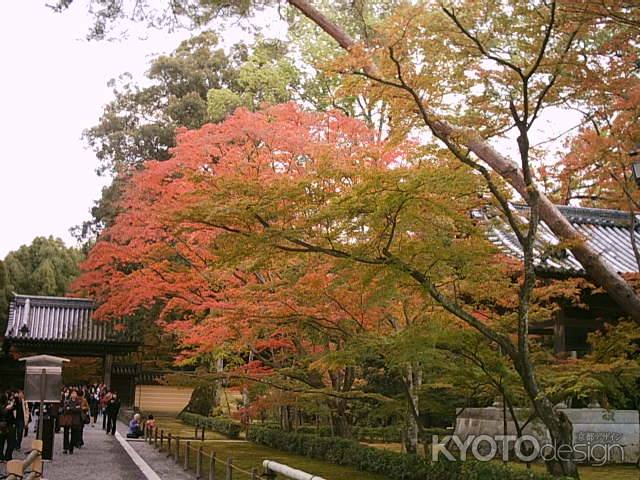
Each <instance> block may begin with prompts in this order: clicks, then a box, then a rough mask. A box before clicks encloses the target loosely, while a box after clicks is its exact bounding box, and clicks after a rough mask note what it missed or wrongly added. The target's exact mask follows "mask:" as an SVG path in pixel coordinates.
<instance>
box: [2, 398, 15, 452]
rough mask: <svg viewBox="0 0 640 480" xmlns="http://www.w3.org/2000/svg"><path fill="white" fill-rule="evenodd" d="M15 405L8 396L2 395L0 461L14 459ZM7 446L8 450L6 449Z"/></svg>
mask: <svg viewBox="0 0 640 480" xmlns="http://www.w3.org/2000/svg"><path fill="white" fill-rule="evenodd" d="M14 410H15V405H14V404H13V402H12V401H11V400H10V399H9V397H8V396H7V395H6V394H4V393H3V394H1V395H0V461H7V462H8V461H9V460H11V458H12V457H13V444H14V437H15V430H14V428H15V419H16V417H15V413H14ZM5 445H6V449H5Z"/></svg>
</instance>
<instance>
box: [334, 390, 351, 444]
mask: <svg viewBox="0 0 640 480" xmlns="http://www.w3.org/2000/svg"><path fill="white" fill-rule="evenodd" d="M330 407H331V429H332V430H333V433H334V435H335V436H337V437H343V438H351V434H352V432H351V423H350V422H349V419H348V418H347V413H346V402H345V401H344V400H342V399H338V400H335V401H331V402H330Z"/></svg>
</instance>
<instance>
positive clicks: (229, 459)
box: [226, 457, 233, 480]
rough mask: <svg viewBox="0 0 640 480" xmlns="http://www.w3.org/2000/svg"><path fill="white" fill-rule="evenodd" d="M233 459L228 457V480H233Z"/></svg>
mask: <svg viewBox="0 0 640 480" xmlns="http://www.w3.org/2000/svg"><path fill="white" fill-rule="evenodd" d="M232 465H233V458H231V457H227V478H226V480H233V468H232Z"/></svg>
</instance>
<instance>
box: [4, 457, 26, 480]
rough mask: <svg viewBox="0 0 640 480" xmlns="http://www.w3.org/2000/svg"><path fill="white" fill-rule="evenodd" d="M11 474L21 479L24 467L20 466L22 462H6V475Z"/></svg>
mask: <svg viewBox="0 0 640 480" xmlns="http://www.w3.org/2000/svg"><path fill="white" fill-rule="evenodd" d="M11 474H13V475H15V476H16V477H18V478H22V477H23V475H24V467H23V466H22V460H9V461H8V462H7V475H11Z"/></svg>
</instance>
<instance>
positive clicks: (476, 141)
mask: <svg viewBox="0 0 640 480" xmlns="http://www.w3.org/2000/svg"><path fill="white" fill-rule="evenodd" d="M288 2H289V3H290V4H291V5H292V6H294V7H295V8H297V9H298V10H299V11H300V12H301V13H302V14H303V15H305V16H306V17H307V18H309V19H310V20H311V21H313V22H314V23H315V24H316V25H318V26H319V27H320V28H321V29H322V30H324V31H325V32H326V33H327V34H329V35H330V36H331V37H332V38H333V39H334V40H335V41H336V42H338V44H339V45H340V46H341V47H342V48H344V49H345V50H347V51H348V50H350V49H351V48H353V47H354V46H355V45H356V42H355V41H354V40H353V39H352V38H351V37H350V36H349V34H348V33H347V32H345V31H344V29H342V28H341V27H340V26H339V25H336V24H335V23H333V22H332V21H331V20H329V19H328V18H327V17H325V16H324V15H323V14H322V13H321V12H320V11H318V10H317V9H316V8H314V7H313V6H312V5H311V4H310V3H309V2H308V1H307V0H288ZM365 70H367V71H368V73H370V74H371V75H372V76H374V77H377V76H378V75H379V72H378V70H377V67H376V66H375V65H374V64H373V63H371V64H370V65H368V66H366V67H365ZM415 100H416V102H417V103H418V106H419V108H420V110H421V115H422V117H423V120H424V122H425V124H426V126H427V127H429V128H430V129H431V131H432V132H433V134H434V135H435V136H436V137H438V138H439V139H440V140H443V141H444V142H445V143H447V144H453V145H455V144H457V143H461V144H463V145H464V146H465V147H467V148H468V149H469V150H471V151H472V152H473V153H474V154H475V155H476V156H477V157H478V158H480V159H481V160H483V161H484V162H485V163H486V164H487V165H489V167H491V168H492V169H493V170H494V171H495V172H497V173H498V174H499V175H500V176H501V177H502V178H504V179H505V180H506V181H507V182H508V183H509V184H510V185H511V186H512V187H513V188H514V189H515V190H516V191H517V192H518V193H519V194H520V195H521V196H522V198H528V197H529V195H528V193H527V191H526V185H525V180H524V176H523V173H522V170H521V169H520V168H519V167H518V166H517V165H516V164H515V163H514V162H513V161H512V160H510V159H509V158H507V157H505V156H504V155H502V154H500V153H499V152H498V151H497V150H495V149H494V148H493V147H492V146H491V144H490V143H489V142H488V141H486V140H484V139H483V138H481V137H480V136H479V135H477V134H476V133H474V132H471V131H468V130H466V129H461V128H457V127H454V126H453V125H451V124H449V123H448V122H445V121H441V120H439V119H438V118H437V117H435V116H434V115H433V114H432V113H431V112H429V111H428V110H427V108H426V107H425V106H424V104H423V103H422V102H421V101H420V99H419V98H416V99H415ZM539 205H540V218H541V219H542V220H543V221H544V222H545V223H546V224H547V225H548V226H549V228H550V229H551V231H552V232H553V233H554V234H555V235H556V236H557V237H558V238H559V239H560V240H561V241H564V242H567V243H568V245H569V249H570V250H571V252H572V253H573V254H574V256H575V257H576V258H577V259H578V261H579V262H580V263H581V264H582V266H583V267H584V269H585V270H586V272H587V274H588V275H589V276H590V277H591V279H592V280H593V281H594V282H595V283H597V284H598V285H599V286H600V287H602V288H604V289H605V290H606V291H607V293H608V294H609V295H610V296H611V298H612V299H613V300H614V301H615V302H616V303H617V304H618V306H619V307H620V308H621V309H622V310H623V311H624V312H625V313H626V314H627V315H629V316H630V317H631V318H633V320H634V321H635V322H637V323H640V296H638V294H637V293H636V292H635V291H634V290H633V288H632V287H631V286H630V285H629V284H628V283H627V282H626V281H625V280H624V279H623V278H622V277H621V276H620V275H619V274H618V273H617V272H616V271H615V269H614V268H613V267H611V266H610V265H608V264H607V263H606V262H605V261H604V260H603V259H602V258H601V257H600V255H598V253H597V252H596V251H594V250H593V249H592V248H591V247H589V245H588V244H587V242H586V241H585V238H584V237H583V236H582V235H581V234H580V233H579V232H578V231H577V230H576V229H575V228H574V227H573V225H571V223H569V221H568V220H567V219H566V218H565V217H564V215H562V213H560V210H558V208H557V207H556V206H555V205H553V204H552V203H551V201H550V200H549V199H548V198H547V197H546V196H544V195H543V194H539Z"/></svg>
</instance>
